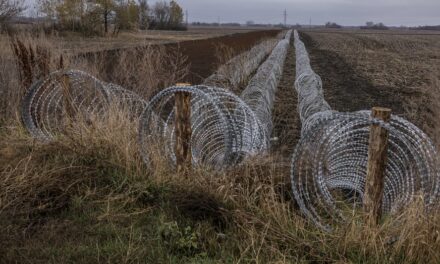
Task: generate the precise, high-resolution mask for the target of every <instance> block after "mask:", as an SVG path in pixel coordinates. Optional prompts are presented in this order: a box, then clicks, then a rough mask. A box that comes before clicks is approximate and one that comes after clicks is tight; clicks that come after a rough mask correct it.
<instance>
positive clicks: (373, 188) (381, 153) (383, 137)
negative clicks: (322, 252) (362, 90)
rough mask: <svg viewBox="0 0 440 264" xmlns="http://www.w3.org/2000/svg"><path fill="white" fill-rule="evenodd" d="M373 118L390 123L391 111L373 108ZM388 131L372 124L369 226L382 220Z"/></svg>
mask: <svg viewBox="0 0 440 264" xmlns="http://www.w3.org/2000/svg"><path fill="white" fill-rule="evenodd" d="M371 117H372V118H375V119H379V120H382V121H384V122H389V121H390V117H391V109H388V108H383V107H373V109H372V110H371ZM387 146H388V130H386V129H385V128H383V127H381V126H379V125H377V124H372V125H371V127H370V139H369V145H368V164H367V176H366V179H365V192H364V204H363V206H364V212H365V214H366V218H367V219H366V221H367V223H368V224H372V225H377V224H378V223H379V221H380V218H381V216H382V215H381V211H382V197H383V188H384V180H385V167H386V163H387Z"/></svg>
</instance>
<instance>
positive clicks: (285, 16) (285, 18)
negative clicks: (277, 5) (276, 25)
mask: <svg viewBox="0 0 440 264" xmlns="http://www.w3.org/2000/svg"><path fill="white" fill-rule="evenodd" d="M284 27H287V10H286V9H284Z"/></svg>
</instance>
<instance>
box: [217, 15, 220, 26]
mask: <svg viewBox="0 0 440 264" xmlns="http://www.w3.org/2000/svg"><path fill="white" fill-rule="evenodd" d="M217 24H218V27H220V17H217Z"/></svg>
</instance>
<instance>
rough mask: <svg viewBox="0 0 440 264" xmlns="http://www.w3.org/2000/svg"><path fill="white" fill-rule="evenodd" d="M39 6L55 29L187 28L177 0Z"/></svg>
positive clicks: (53, 0)
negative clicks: (152, 3) (150, 4)
mask: <svg viewBox="0 0 440 264" xmlns="http://www.w3.org/2000/svg"><path fill="white" fill-rule="evenodd" d="M0 1H4V0H0ZM38 7H39V10H40V11H41V12H42V13H43V14H44V15H45V16H46V18H47V21H48V22H49V23H51V25H52V26H53V27H54V28H56V29H59V30H71V31H78V32H83V33H85V34H89V35H90V34H108V33H109V32H110V31H111V32H112V33H113V34H117V33H118V32H119V31H120V30H134V29H141V30H143V29H162V30H185V29H186V26H185V25H184V23H183V20H184V15H183V10H182V8H181V7H180V6H179V4H178V3H177V2H176V1H174V0H172V1H159V2H156V3H155V4H154V5H153V6H151V7H150V6H149V5H148V2H147V0H138V1H135V0H38Z"/></svg>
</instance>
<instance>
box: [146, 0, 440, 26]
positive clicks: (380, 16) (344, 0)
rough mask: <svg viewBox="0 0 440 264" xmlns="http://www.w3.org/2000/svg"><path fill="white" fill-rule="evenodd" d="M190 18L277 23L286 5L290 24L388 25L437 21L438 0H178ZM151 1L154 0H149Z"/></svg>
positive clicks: (439, 19)
mask: <svg viewBox="0 0 440 264" xmlns="http://www.w3.org/2000/svg"><path fill="white" fill-rule="evenodd" d="M177 1H178V3H179V4H180V5H181V6H182V7H183V9H186V10H188V12H189V20H190V22H191V21H206V22H216V21H217V19H218V17H220V21H221V22H241V23H243V22H245V21H247V20H253V21H255V22H256V23H280V22H282V21H283V12H284V9H287V13H288V17H287V22H288V23H289V24H296V23H300V24H308V23H309V19H310V17H311V18H312V24H323V23H325V22H327V21H333V22H337V23H339V24H342V25H361V24H362V25H363V24H365V22H366V21H375V22H383V23H385V24H387V25H394V26H400V25H408V26H415V25H425V24H435V25H439V24H440V0H364V1H361V0H177ZM150 2H151V3H153V2H154V1H150Z"/></svg>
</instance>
